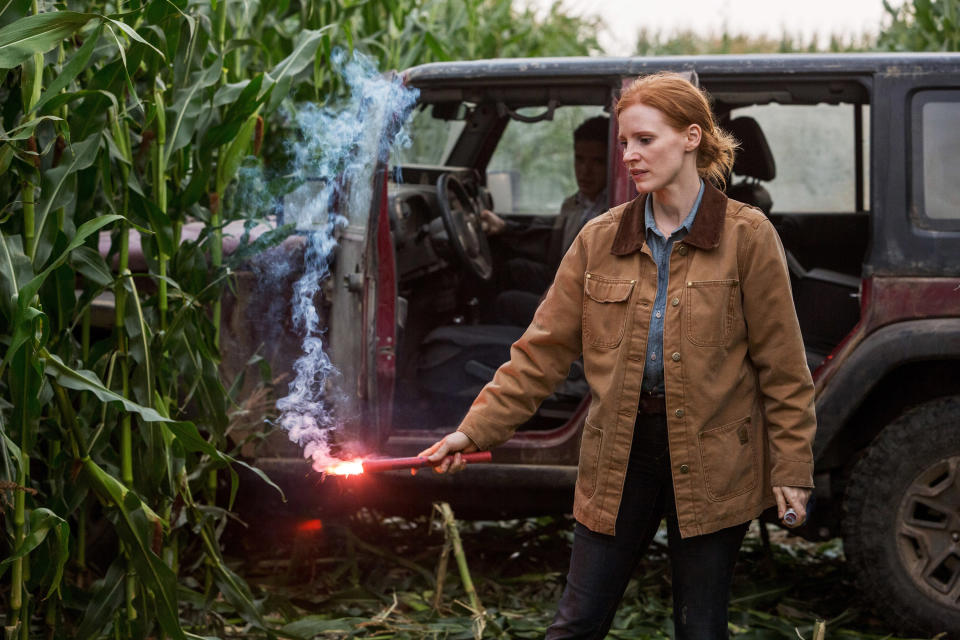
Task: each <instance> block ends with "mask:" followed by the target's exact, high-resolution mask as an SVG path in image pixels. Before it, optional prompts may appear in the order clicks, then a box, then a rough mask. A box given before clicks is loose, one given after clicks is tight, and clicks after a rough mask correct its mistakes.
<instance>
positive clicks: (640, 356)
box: [424, 74, 816, 640]
mask: <svg viewBox="0 0 960 640" xmlns="http://www.w3.org/2000/svg"><path fill="white" fill-rule="evenodd" d="M616 115H617V120H618V123H619V130H620V146H621V148H622V149H623V162H624V164H625V165H626V167H627V169H628V171H629V174H630V178H631V179H632V180H633V182H634V184H635V185H636V188H637V192H638V193H639V194H640V195H639V196H638V197H637V198H636V199H634V200H633V201H631V202H629V203H627V204H625V205H621V206H618V207H615V208H613V209H611V210H610V211H608V212H607V213H605V214H603V215H601V216H599V217H597V218H595V219H594V220H592V221H591V222H589V223H588V224H587V225H586V226H585V227H584V228H583V229H582V230H581V232H580V234H579V236H578V237H577V239H576V240H575V241H574V244H573V246H572V247H571V248H570V250H569V251H568V252H567V254H566V256H565V257H564V258H563V261H562V263H561V265H560V268H559V270H558V272H557V275H556V278H555V280H554V283H553V285H552V286H551V287H550V289H549V291H548V292H547V294H546V297H545V299H544V301H543V303H542V304H541V305H540V307H539V309H538V310H537V312H536V315H535V316H534V319H533V322H532V323H531V324H530V326H529V328H528V329H527V331H526V332H525V333H524V335H523V336H522V337H521V338H520V340H518V341H517V342H516V344H514V345H513V347H512V349H511V356H510V361H509V362H507V363H505V364H504V365H503V366H502V367H500V369H499V370H498V371H497V373H496V375H495V376H494V378H493V380H492V381H491V382H490V383H489V384H488V385H487V386H486V387H485V388H484V389H483V391H481V393H480V395H479V396H478V397H477V399H476V401H474V403H473V406H472V407H471V409H470V411H469V413H467V415H466V417H465V418H464V419H463V422H462V423H461V425H460V427H459V428H458V429H457V431H456V432H454V433H451V434H449V435H447V436H446V437H444V438H443V440H441V441H439V442H437V443H436V444H434V445H433V446H432V447H430V448H429V449H427V450H426V451H425V452H424V454H426V455H430V456H431V458H432V459H434V460H440V459H441V458H442V457H444V456H445V455H447V454H449V453H452V452H459V451H472V450H476V449H481V450H482V449H488V448H490V447H493V446H495V445H497V444H500V443H502V442H504V441H506V440H507V439H509V438H510V436H511V435H512V434H513V432H514V429H515V428H516V425H519V424H521V423H523V422H524V421H525V420H526V419H527V418H528V417H529V416H531V415H532V414H533V413H534V412H535V411H536V408H537V406H538V405H539V403H540V402H541V401H542V400H543V399H544V398H545V397H547V396H548V395H549V394H550V393H551V392H552V390H553V388H554V386H555V385H556V384H558V383H559V382H560V381H561V380H563V379H564V377H565V376H566V374H567V370H568V368H569V366H570V363H571V362H572V361H573V360H574V359H575V358H577V357H578V356H579V355H581V353H582V354H583V362H584V369H585V372H586V378H587V381H588V382H589V384H590V391H591V404H590V410H589V413H588V415H587V418H586V424H585V425H584V430H583V435H582V439H581V449H580V463H579V470H578V475H577V486H576V493H575V501H574V516H575V518H576V520H577V524H576V528H575V536H574V543H573V551H572V556H571V560H570V570H569V573H568V575H567V584H566V588H565V590H564V593H563V596H562V598H561V600H560V604H559V607H558V611H557V615H556V618H555V619H554V622H553V624H552V625H551V627H550V628H549V630H548V631H547V638H549V639H554V638H598V639H599V638H603V637H604V636H605V635H606V633H607V630H608V629H609V627H610V624H611V622H612V620H613V616H614V613H615V612H616V609H617V605H618V604H619V601H620V599H621V597H622V595H623V591H624V589H625V588H626V586H627V583H628V581H629V579H630V576H631V574H632V573H633V571H634V569H635V567H636V565H637V562H638V561H639V559H640V558H641V556H642V555H643V553H644V552H645V550H646V548H647V546H648V545H649V543H650V541H651V539H652V538H653V536H654V534H655V533H656V531H657V528H658V527H659V524H660V520H661V518H662V517H666V523H667V536H668V541H669V550H670V561H671V569H672V577H673V579H672V585H673V607H674V608H673V617H674V626H675V629H676V637H677V638H695V639H697V640H705V639H711V638H726V637H727V608H728V603H729V593H730V582H731V578H732V574H733V567H734V563H735V561H736V557H737V553H738V551H739V548H740V545H741V542H742V540H743V536H744V534H745V532H746V530H747V526H748V524H749V522H750V520H751V519H753V518H756V517H757V516H758V515H759V514H760V513H761V512H762V511H763V510H764V509H766V508H768V507H771V506H773V505H776V506H777V509H778V512H779V515H780V517H781V518H782V517H783V516H784V514H785V512H786V509H787V508H788V507H792V508H793V509H794V510H795V511H796V512H797V513H798V515H799V519H798V523H802V522H803V519H804V517H805V507H806V503H807V499H808V497H809V495H810V487H812V486H813V461H812V460H813V459H812V442H813V436H814V432H815V430H816V418H815V415H814V402H813V400H814V399H813V383H812V380H811V377H810V373H809V370H808V369H807V365H806V359H805V355H804V349H803V342H802V340H801V337H800V329H799V326H798V324H797V318H796V313H795V311H794V307H793V301H792V298H791V295H790V284H789V276H788V271H787V266H786V261H785V258H784V252H783V249H782V247H781V245H780V241H779V239H778V237H777V234H776V231H775V230H774V228H773V226H772V225H771V223H770V221H769V220H767V219H766V218H765V217H764V215H763V214H762V213H761V212H760V211H758V210H756V209H754V208H752V207H749V206H747V205H744V204H742V203H739V202H736V201H733V200H729V199H728V198H727V197H726V196H725V195H724V194H723V193H722V192H720V191H719V190H718V189H717V188H716V187H715V186H714V185H715V184H722V183H723V180H724V178H725V176H726V175H727V174H728V173H729V171H730V168H731V167H732V165H733V157H734V149H735V145H736V142H735V141H734V140H733V139H732V138H731V137H730V136H729V135H727V134H726V133H724V132H723V131H722V130H720V129H719V128H718V127H717V126H716V123H715V121H714V117H713V114H712V112H711V110H710V105H709V102H708V100H707V98H706V96H705V95H704V94H703V93H702V92H701V91H700V90H698V89H697V88H696V87H694V86H693V85H692V84H690V83H689V82H688V81H687V80H685V79H684V78H682V77H680V76H678V75H675V74H657V75H652V76H646V77H642V78H639V79H637V80H636V81H635V82H634V83H633V84H632V85H630V86H629V87H628V88H627V89H626V90H625V91H624V92H623V95H622V96H621V98H620V100H619V102H618V103H617V106H616ZM462 466H463V463H462V461H461V460H460V458H459V456H456V455H455V456H454V459H453V462H452V464H451V463H446V464H444V465H441V466H440V467H439V468H438V470H439V471H448V470H449V471H456V470H459V469H460V468H462Z"/></svg>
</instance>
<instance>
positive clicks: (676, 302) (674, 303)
mask: <svg viewBox="0 0 960 640" xmlns="http://www.w3.org/2000/svg"><path fill="white" fill-rule="evenodd" d="M670 304H672V305H673V306H677V305H678V304H680V298H674V299H673V300H671V301H670Z"/></svg>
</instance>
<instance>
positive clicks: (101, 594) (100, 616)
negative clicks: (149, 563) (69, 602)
mask: <svg viewBox="0 0 960 640" xmlns="http://www.w3.org/2000/svg"><path fill="white" fill-rule="evenodd" d="M126 572H127V569H126V561H125V560H124V559H123V558H117V559H116V560H114V561H113V564H111V565H110V568H109V569H107V574H106V575H105V576H104V577H103V580H100V581H98V582H97V583H96V584H95V585H94V591H93V597H92V598H91V599H90V602H89V604H87V606H86V608H85V609H84V612H83V620H82V621H81V622H80V626H79V627H78V628H77V630H76V637H77V638H78V640H92V639H93V638H100V637H101V631H102V630H103V628H104V626H106V624H107V623H108V622H109V621H110V620H111V619H112V618H113V614H114V612H115V611H116V610H117V609H118V608H120V606H121V605H122V603H123V595H124V587H125V585H126V581H125V580H124V579H123V577H124V575H125V574H126Z"/></svg>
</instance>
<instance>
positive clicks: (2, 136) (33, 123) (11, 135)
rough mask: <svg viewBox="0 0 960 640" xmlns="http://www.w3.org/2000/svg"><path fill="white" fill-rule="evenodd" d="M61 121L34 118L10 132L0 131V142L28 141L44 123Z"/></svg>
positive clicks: (48, 117)
mask: <svg viewBox="0 0 960 640" xmlns="http://www.w3.org/2000/svg"><path fill="white" fill-rule="evenodd" d="M48 120H49V121H51V122H53V121H60V120H62V118H58V117H57V116H41V117H39V118H34V119H32V120H29V121H28V122H24V123H23V124H21V125H20V126H17V127H14V128H13V129H10V131H7V132H4V131H3V130H2V129H0V141H3V142H14V141H16V140H26V139H27V138H29V137H30V136H32V135H33V132H34V130H36V128H37V125H39V124H40V123H41V122H44V121H48Z"/></svg>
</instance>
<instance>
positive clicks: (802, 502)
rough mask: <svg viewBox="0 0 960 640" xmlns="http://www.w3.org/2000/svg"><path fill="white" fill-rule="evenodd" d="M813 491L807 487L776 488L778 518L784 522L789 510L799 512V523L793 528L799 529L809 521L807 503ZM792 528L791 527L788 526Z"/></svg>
mask: <svg viewBox="0 0 960 640" xmlns="http://www.w3.org/2000/svg"><path fill="white" fill-rule="evenodd" d="M810 493H811V490H810V489H807V488H806V487H774V488H773V497H774V498H776V499H777V516H778V517H779V518H780V520H783V516H784V514H786V513H787V508H791V507H792V508H793V510H794V511H796V512H797V521H796V523H794V524H793V525H792V526H794V527H799V526H800V525H802V524H803V523H804V522H805V521H806V519H807V501H808V500H809V499H810ZM788 526H791V525H788Z"/></svg>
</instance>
